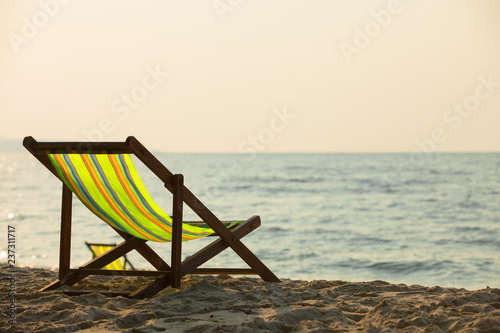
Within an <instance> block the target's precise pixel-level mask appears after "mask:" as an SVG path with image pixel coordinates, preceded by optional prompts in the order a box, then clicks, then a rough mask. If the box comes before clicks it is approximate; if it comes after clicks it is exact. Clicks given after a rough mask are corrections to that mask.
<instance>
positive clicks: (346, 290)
mask: <svg viewBox="0 0 500 333" xmlns="http://www.w3.org/2000/svg"><path fill="white" fill-rule="evenodd" d="M17 270H18V271H17V272H16V273H15V277H16V280H15V289H16V297H15V299H16V303H15V305H16V315H15V316H16V318H15V320H16V325H15V326H13V325H11V324H9V322H8V321H9V317H8V316H7V307H8V306H9V304H10V303H9V302H10V298H9V296H8V291H9V285H10V282H9V277H10V276H11V273H10V272H9V269H8V268H6V267H4V268H2V269H1V270H0V273H1V276H2V284H1V293H0V299H1V304H2V321H1V322H0V331H1V332H73V331H82V332H120V331H121V332H490V333H493V332H500V289H494V288H486V289H482V290H475V291H468V290H465V289H455V288H441V287H423V286H418V285H413V286H407V285H403V284H397V285H396V284H390V283H387V282H383V281H371V282H345V281H324V280H317V281H310V282H309V281H295V280H288V279H284V280H283V282H282V283H264V282H262V280H260V279H257V278H246V277H244V278H232V277H229V276H188V277H186V278H185V279H183V281H182V282H183V286H182V288H180V289H172V288H167V289H165V290H164V291H163V292H161V293H160V294H158V295H157V296H155V297H153V298H151V299H143V300H131V299H127V298H123V297H114V298H113V297H106V296H103V295H100V294H96V293H94V294H88V295H83V296H73V297H70V296H66V295H64V294H63V293H61V292H58V291H55V292H44V293H41V292H37V290H38V289H39V288H41V287H42V286H44V285H46V284H47V283H49V282H51V281H53V280H54V279H55V278H56V273H55V272H52V271H49V270H44V269H33V268H17ZM145 281H146V279H144V278H126V279H124V278H122V277H90V278H88V279H87V280H85V281H82V282H81V283H80V284H78V285H76V287H77V288H89V287H90V288H92V289H112V290H121V289H123V290H127V289H132V290H133V289H134V288H136V287H137V286H138V285H140V284H142V283H144V282H145Z"/></svg>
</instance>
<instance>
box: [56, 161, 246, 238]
mask: <svg viewBox="0 0 500 333" xmlns="http://www.w3.org/2000/svg"><path fill="white" fill-rule="evenodd" d="M48 157H49V159H50V161H51V162H52V164H53V165H54V167H55V168H56V170H57V173H58V174H59V176H60V177H61V179H62V180H63V181H64V183H65V184H66V185H67V186H68V187H69V188H70V189H71V191H73V193H74V194H75V195H76V196H77V197H78V198H79V199H80V201H81V202H82V203H83V204H84V205H85V206H86V207H87V208H88V209H90V211H92V212H93V213H94V214H95V215H97V216H98V217H99V218H100V219H102V220H103V221H105V222H106V223H108V224H109V225H111V226H112V227H114V228H117V229H119V230H122V231H124V232H127V233H129V234H131V235H133V236H136V237H139V238H142V239H146V240H151V241H156V242H170V241H171V240H172V235H171V233H172V218H171V217H170V216H168V215H167V214H166V213H165V212H164V211H163V210H162V209H161V208H160V207H159V206H158V205H157V204H156V203H155V202H154V201H153V199H152V198H151V196H150V195H149V193H148V192H147V190H146V188H145V186H144V184H143V183H142V181H141V179H140V178H139V174H138V173H137V171H136V169H135V167H134V164H133V162H132V158H131V157H130V155H128V154H48ZM235 224H237V223H227V224H226V226H227V227H231V226H233V225H235ZM210 234H213V230H212V229H211V228H208V227H207V226H206V225H205V226H203V227H199V226H192V225H188V224H183V227H182V240H183V241H187V240H192V239H197V238H200V237H205V236H208V235H210Z"/></svg>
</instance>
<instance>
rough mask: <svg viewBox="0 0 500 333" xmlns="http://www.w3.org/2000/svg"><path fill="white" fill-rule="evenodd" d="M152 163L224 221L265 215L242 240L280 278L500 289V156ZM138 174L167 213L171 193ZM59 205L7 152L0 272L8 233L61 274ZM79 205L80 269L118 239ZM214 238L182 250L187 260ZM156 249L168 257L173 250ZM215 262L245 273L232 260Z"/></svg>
mask: <svg viewBox="0 0 500 333" xmlns="http://www.w3.org/2000/svg"><path fill="white" fill-rule="evenodd" d="M155 155H156V156H157V157H158V158H159V159H160V160H161V161H162V162H163V163H164V164H165V165H166V166H167V167H168V168H169V169H170V170H171V171H172V172H173V173H182V174H184V176H185V185H186V186H187V187H188V188H189V189H190V190H191V191H192V192H193V193H194V194H195V195H197V196H198V197H199V199H200V200H201V201H202V202H204V203H205V205H206V206H207V207H209V208H210V209H211V210H212V211H213V212H214V213H215V214H216V215H217V216H218V217H219V218H220V219H223V220H230V219H246V218H248V217H250V216H252V215H255V214H258V215H260V216H261V219H262V226H261V227H260V228H259V229H257V230H256V231H254V232H253V233H251V234H250V235H248V236H246V237H245V238H243V242H244V243H245V244H246V245H247V246H248V247H249V248H250V249H251V250H253V251H254V253H256V254H257V256H258V257H259V258H261V259H262V260H263V261H264V263H265V264H266V265H267V266H268V267H269V268H270V269H271V270H273V271H274V272H275V273H276V274H277V275H278V276H279V277H282V278H292V279H306V280H313V279H328V280H348V281H369V280H385V281H389V282H392V283H405V284H420V285H427V286H434V285H440V286H453V287H463V288H467V289H478V288H484V287H486V286H490V287H500V210H499V206H500V205H499V204H500V154H496V153H471V154H465V153H464V154H451V153H446V154H445V153H434V154H423V153H422V154H403V153H401V154H400V153H390V154H369V153H366V154H357V153H356V154H254V155H251V154H250V155H244V154H168V153H157V154H155ZM136 165H137V168H138V169H139V172H140V173H141V175H142V177H143V181H144V183H145V184H146V186H147V187H148V189H149V191H150V193H151V195H152V197H153V198H154V199H155V201H157V202H158V203H159V204H160V206H162V207H163V208H164V210H165V211H166V212H167V213H169V212H170V211H171V200H172V197H171V195H170V193H169V192H168V191H166V190H165V189H164V188H163V186H162V184H161V182H160V181H159V180H158V179H155V176H154V175H152V174H151V173H150V172H149V171H148V170H146V169H145V168H144V167H143V166H142V165H141V164H140V162H137V164H136ZM60 202H61V183H60V182H59V181H58V180H57V179H56V178H55V177H54V176H53V175H52V174H50V173H49V172H48V171H46V170H45V168H44V167H43V166H42V165H41V164H39V163H38V161H36V160H35V159H34V158H33V157H32V156H31V155H29V153H0V230H1V232H0V235H1V236H0V263H6V262H7V258H6V255H5V254H6V251H7V231H8V226H11V227H14V228H15V235H16V243H15V245H16V256H17V257H16V261H17V262H16V264H18V265H25V266H33V267H48V268H56V267H57V265H58V247H59V227H60V205H61V203H60ZM73 207H74V208H73V238H72V258H71V264H72V266H75V267H76V266H78V265H80V264H82V263H85V262H86V261H88V260H89V259H90V258H91V254H90V252H89V251H88V249H87V248H86V247H85V245H84V242H85V241H94V242H119V241H121V239H120V237H119V236H118V235H116V233H115V232H114V231H113V230H112V229H111V228H109V227H108V226H107V224H105V223H103V222H101V221H100V220H98V219H97V218H96V217H94V216H93V215H92V214H91V213H90V212H88V211H87V210H86V209H85V208H84V207H83V205H82V204H81V203H80V202H79V201H78V200H74V204H73ZM185 215H186V220H196V219H197V217H196V215H195V214H194V213H193V212H191V211H189V209H188V208H187V207H186V208H185ZM210 240H211V239H209V238H207V239H202V240H197V241H192V242H185V243H183V249H184V254H185V255H189V254H190V253H193V252H194V251H196V250H197V249H198V248H200V247H202V246H204V245H205V244H207V242H209V241H210ZM153 248H154V249H155V250H156V251H157V252H158V253H159V254H160V255H162V256H165V258H169V253H170V252H169V244H168V243H155V244H153ZM129 257H130V259H131V261H132V262H133V263H134V264H135V266H138V267H140V268H145V269H147V268H150V266H149V264H148V263H146V262H145V261H144V260H142V259H141V257H140V256H139V255H138V254H136V253H131V254H130V256H129ZM209 263H210V264H211V266H212V267H214V266H215V267H227V266H230V267H245V265H244V264H243V263H242V261H241V260H240V259H239V258H238V257H237V256H236V255H234V254H233V253H231V252H230V251H227V250H226V251H225V252H223V253H222V254H221V255H219V256H217V257H216V258H214V259H213V260H212V261H211V262H209Z"/></svg>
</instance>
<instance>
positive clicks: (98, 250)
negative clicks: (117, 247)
mask: <svg viewBox="0 0 500 333" xmlns="http://www.w3.org/2000/svg"><path fill="white" fill-rule="evenodd" d="M87 246H88V247H89V249H90V250H91V251H92V255H93V257H94V258H95V257H98V256H100V255H101V254H103V253H104V252H106V251H109V250H111V249H112V248H113V247H114V246H113V245H103V244H87ZM103 269H110V270H124V269H125V260H123V257H121V258H118V259H116V260H115V261H113V262H112V263H110V264H108V265H106V266H104V267H103Z"/></svg>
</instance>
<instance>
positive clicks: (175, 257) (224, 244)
mask: <svg viewBox="0 0 500 333" xmlns="http://www.w3.org/2000/svg"><path fill="white" fill-rule="evenodd" d="M23 145H24V147H25V148H26V149H27V150H28V151H29V152H30V153H31V154H33V156H34V157H35V158H36V159H38V160H39V161H40V162H41V163H42V164H43V165H44V166H45V167H46V168H47V169H48V170H49V171H50V172H52V173H53V174H54V175H55V176H56V177H57V178H59V179H60V180H61V182H62V179H61V178H60V177H59V175H58V173H57V171H56V169H55V168H54V166H53V165H52V163H51V162H50V160H49V158H48V156H47V152H49V153H51V152H54V151H56V152H57V153H67V154H69V153H78V154H99V153H106V154H133V155H135V156H136V157H137V158H138V159H139V160H140V161H141V162H142V163H144V164H145V165H146V166H147V167H148V168H149V169H150V170H151V171H152V172H153V173H154V174H155V175H156V176H157V177H158V178H160V179H161V181H163V183H164V185H165V187H166V188H167V190H169V191H170V192H171V193H172V194H173V216H172V219H173V222H172V242H171V262H170V265H168V264H167V263H166V262H165V261H164V260H163V259H162V258H161V257H160V256H159V255H158V254H156V252H155V251H153V249H151V247H149V246H148V245H147V244H146V242H147V241H146V240H144V239H140V238H137V237H135V236H132V235H129V234H127V233H125V232H123V231H121V230H118V229H115V228H113V229H114V230H115V231H116V232H117V233H118V234H119V235H120V236H121V237H123V238H124V241H123V242H122V243H120V244H118V245H117V246H116V247H114V248H113V249H111V250H109V251H107V252H106V253H104V254H102V255H100V256H98V257H96V258H94V259H92V260H91V261H89V262H87V263H86V264H84V265H82V266H80V267H79V268H78V269H71V268H70V257H71V210H72V198H73V193H72V192H71V190H70V189H69V188H68V187H67V186H66V185H65V184H64V182H63V187H62V208H61V234H60V251H59V279H58V280H56V281H54V282H52V283H51V284H49V285H47V286H46V287H44V288H42V289H41V291H46V290H54V289H57V288H59V287H60V286H63V285H65V286H71V285H73V284H75V283H77V282H79V281H81V280H83V279H84V278H86V277H87V276H89V275H124V276H154V277H156V279H155V280H154V281H153V282H152V283H150V284H148V285H146V286H143V287H141V288H139V289H138V290H136V291H134V292H132V293H122V292H111V291H109V292H104V291H81V290H78V291H64V292H65V293H66V294H70V295H80V294H83V293H89V292H99V293H101V294H105V295H109V296H126V297H130V298H144V297H152V296H153V295H155V294H156V293H158V292H159V291H161V290H162V289H164V288H166V287H167V286H172V287H174V288H178V287H179V286H180V281H181V278H182V277H183V276H185V275H186V274H230V275H233V274H244V275H249V274H257V275H259V276H260V277H261V278H262V279H263V280H265V281H268V282H279V281H280V280H279V279H278V277H276V275H274V273H273V272H271V270H269V268H267V267H266V266H265V265H264V263H262V261H260V260H259V259H258V258H257V256H255V254H253V253H252V252H251V251H250V250H249V249H248V248H247V247H246V246H245V245H244V244H243V243H242V242H241V238H242V237H244V236H246V235H247V234H249V233H250V232H252V231H253V230H255V229H256V228H258V227H259V226H260V223H261V222H260V217H259V216H257V215H255V216H252V217H251V218H249V219H248V220H246V221H244V222H243V223H241V224H240V225H238V226H236V227H235V228H233V229H228V228H226V226H225V225H224V224H223V223H222V222H221V221H220V220H219V219H218V218H217V217H216V216H215V215H214V214H213V213H212V212H211V211H210V210H209V209H208V208H207V207H206V206H205V205H204V204H203V203H202V202H201V201H200V200H198V198H197V197H196V196H195V195H194V194H193V193H192V192H191V191H190V190H189V189H188V188H187V187H186V186H184V177H183V175H181V174H175V175H174V174H173V173H172V172H170V170H168V169H167V168H166V167H165V166H164V165H163V164H162V163H161V162H160V161H159V160H158V159H156V157H155V156H154V155H153V154H152V153H151V152H149V151H148V150H147V149H146V148H145V147H144V146H143V145H142V144H141V143H140V142H139V141H138V140H137V139H136V138H135V137H133V136H130V137H128V138H127V140H126V141H125V142H37V141H36V140H35V139H34V138H33V137H31V136H28V137H26V138H24V141H23ZM184 204H186V205H188V206H189V207H190V208H191V209H192V210H193V211H194V212H195V213H196V214H197V215H198V216H199V217H200V218H201V220H203V222H205V223H206V224H207V225H208V226H209V227H210V228H212V230H213V231H214V235H216V236H218V238H217V239H216V240H214V241H213V242H212V243H210V244H208V245H207V246H205V247H204V248H203V249H201V250H199V251H198V252H196V253H195V254H193V255H192V256H190V257H188V258H187V259H185V260H183V261H182V257H181V254H182V223H189V222H183V205H184ZM228 247H230V248H231V249H232V250H233V251H234V252H235V253H236V254H237V255H238V256H239V257H240V258H241V259H243V261H244V262H245V263H246V264H247V265H248V266H249V267H250V268H199V266H201V265H203V264H204V263H205V262H207V261H208V260H210V259H211V258H213V257H215V256H216V255H217V254H219V253H221V252H222V251H223V250H225V249H226V248H228ZM132 250H136V251H137V252H139V253H140V254H141V255H142V256H143V257H144V258H145V259H146V260H147V261H148V262H149V263H151V265H152V266H153V267H154V268H156V269H157V270H156V271H137V270H128V271H121V270H104V269H102V268H103V267H104V266H106V265H108V264H109V263H111V262H113V261H114V260H116V259H118V258H119V257H121V256H123V255H125V254H126V253H128V252H130V251H132Z"/></svg>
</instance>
